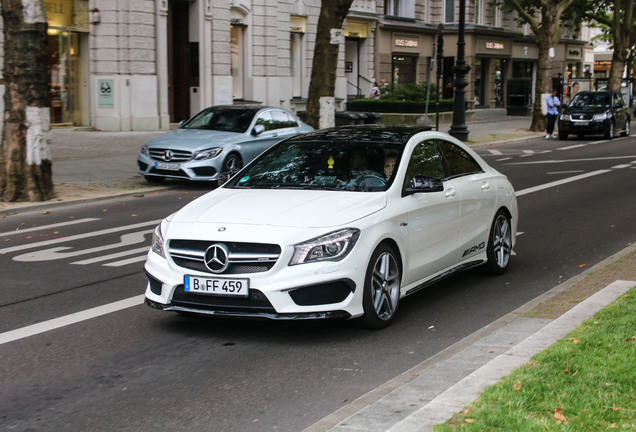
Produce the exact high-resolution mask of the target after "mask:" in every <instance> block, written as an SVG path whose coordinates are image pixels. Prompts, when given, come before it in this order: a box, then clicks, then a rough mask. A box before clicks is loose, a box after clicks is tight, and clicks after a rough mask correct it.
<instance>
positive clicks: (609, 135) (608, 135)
mask: <svg viewBox="0 0 636 432" xmlns="http://www.w3.org/2000/svg"><path fill="white" fill-rule="evenodd" d="M612 138H614V122H613V121H610V124H609V129H608V130H607V132H605V139H612Z"/></svg>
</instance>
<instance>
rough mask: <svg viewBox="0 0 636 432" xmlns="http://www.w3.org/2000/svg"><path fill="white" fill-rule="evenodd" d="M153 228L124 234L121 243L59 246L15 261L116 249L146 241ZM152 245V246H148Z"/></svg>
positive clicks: (62, 256) (59, 257)
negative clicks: (77, 247)
mask: <svg viewBox="0 0 636 432" xmlns="http://www.w3.org/2000/svg"><path fill="white" fill-rule="evenodd" d="M151 232H152V230H145V231H139V232H134V233H128V234H122V235H121V237H120V241H119V243H113V244H109V245H101V246H97V247H93V248H89V249H80V250H74V251H70V252H62V251H64V250H66V249H71V247H69V246H58V247H54V248H50V249H44V250H39V251H35V252H27V253H25V254H22V255H18V256H16V257H13V260H14V261H26V262H33V261H54V260H59V259H66V258H72V257H76V256H79V255H88V254H92V253H95V252H101V251H105V250H109V249H116V248H120V247H124V246H130V245H133V244H137V243H144V242H145V241H146V236H145V235H146V234H149V233H151ZM148 247H150V246H148Z"/></svg>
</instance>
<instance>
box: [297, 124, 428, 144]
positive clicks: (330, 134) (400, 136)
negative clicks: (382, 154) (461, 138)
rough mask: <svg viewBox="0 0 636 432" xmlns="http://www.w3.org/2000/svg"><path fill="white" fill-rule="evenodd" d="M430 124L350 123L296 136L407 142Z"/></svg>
mask: <svg viewBox="0 0 636 432" xmlns="http://www.w3.org/2000/svg"><path fill="white" fill-rule="evenodd" d="M429 130H431V127H430V126H404V125H385V124H373V125H349V126H338V127H334V128H327V129H318V130H315V131H313V132H309V133H307V134H304V135H301V136H298V137H295V138H293V139H295V140H300V141H330V142H351V141H354V142H358V143H363V142H377V141H382V142H391V143H395V144H405V143H406V142H407V141H408V140H409V139H410V138H411V137H412V136H413V135H415V134H416V133H418V132H423V131H429Z"/></svg>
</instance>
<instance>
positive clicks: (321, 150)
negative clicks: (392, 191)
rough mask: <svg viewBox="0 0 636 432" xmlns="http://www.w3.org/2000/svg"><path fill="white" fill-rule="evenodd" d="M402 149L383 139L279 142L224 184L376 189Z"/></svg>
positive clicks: (381, 188)
mask: <svg viewBox="0 0 636 432" xmlns="http://www.w3.org/2000/svg"><path fill="white" fill-rule="evenodd" d="M401 152H402V145H398V144H395V143H386V142H364V143H363V144H361V143H342V142H338V143H331V142H317V141H307V142H304V141H301V142H299V141H284V142H282V143H280V144H278V145H277V146H274V147H273V148H271V149H270V150H269V151H267V152H266V153H264V154H263V155H261V156H260V157H259V158H258V159H256V160H255V161H254V162H253V163H252V164H251V165H249V166H248V167H247V168H246V169H244V170H243V171H242V172H241V173H240V174H239V175H237V176H236V177H235V178H234V179H232V181H230V182H229V183H227V184H226V185H225V187H230V188H250V189H321V190H325V189H326V190H341V191H359V192H379V191H384V190H386V189H387V188H388V187H389V186H390V184H391V182H392V181H393V177H394V173H395V172H396V171H397V165H398V161H399V159H400V155H401Z"/></svg>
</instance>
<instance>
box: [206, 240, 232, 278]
mask: <svg viewBox="0 0 636 432" xmlns="http://www.w3.org/2000/svg"><path fill="white" fill-rule="evenodd" d="M229 255H230V253H229V251H228V249H227V246H225V245H224V244H221V243H215V244H213V245H212V246H210V247H209V248H207V249H206V251H205V266H206V267H207V268H208V269H210V271H211V272H212V273H223V272H224V271H225V269H226V268H227V266H228V265H229Z"/></svg>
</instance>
